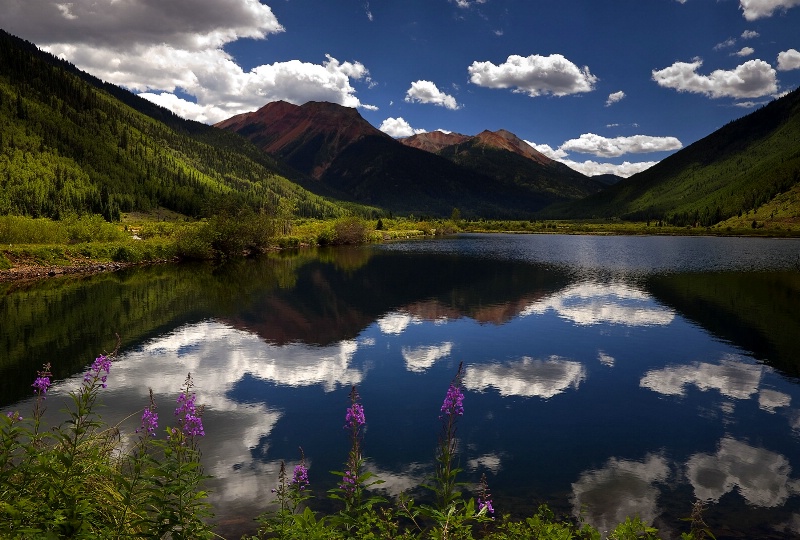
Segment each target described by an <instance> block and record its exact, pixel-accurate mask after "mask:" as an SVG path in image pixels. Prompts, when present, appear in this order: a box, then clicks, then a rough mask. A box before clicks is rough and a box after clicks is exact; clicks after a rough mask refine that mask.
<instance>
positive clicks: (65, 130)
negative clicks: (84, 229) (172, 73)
mask: <svg viewBox="0 0 800 540" xmlns="http://www.w3.org/2000/svg"><path fill="white" fill-rule="evenodd" d="M112 94H113V95H112ZM115 96H117V97H115ZM118 97H121V98H124V101H125V102H126V103H128V104H126V103H123V101H121V100H120V99H118ZM129 104H133V105H135V106H136V109H139V110H141V111H144V112H145V113H147V114H149V115H150V116H148V115H147V114H143V113H142V112H139V110H136V109H134V108H133V107H131V106H130V105H129ZM281 172H282V170H281V169H280V167H279V166H278V165H277V164H276V163H275V161H274V160H273V159H272V158H270V157H269V156H267V155H265V154H264V153H263V152H261V151H260V150H258V149H257V148H255V147H253V146H252V145H250V144H249V143H248V142H246V141H245V140H244V139H242V138H241V137H238V136H236V135H235V134H233V133H227V132H223V131H221V130H217V129H214V128H212V127H210V126H206V125H204V124H200V123H197V122H189V121H186V120H182V119H180V118H178V117H177V116H175V115H174V114H172V113H170V112H168V111H166V110H164V109H161V108H159V107H156V106H155V105H153V104H152V103H149V102H147V101H146V100H144V99H142V98H139V97H137V96H135V95H133V94H131V93H130V92H127V91H125V90H123V89H120V88H117V87H113V86H111V85H108V84H104V83H102V82H100V81H99V80H97V79H94V78H93V77H91V76H89V75H87V74H83V73H81V72H79V71H78V70H77V69H76V68H75V67H74V66H71V65H70V64H68V63H66V62H64V61H62V60H59V59H57V58H55V57H53V56H52V55H49V54H47V53H44V52H41V51H39V50H38V49H37V48H36V47H35V46H34V45H33V44H31V43H28V42H25V41H22V40H20V39H18V38H15V37H13V36H11V35H9V34H7V33H5V32H2V31H0V214H20V215H27V216H34V217H40V216H44V217H52V218H59V217H62V216H64V215H67V214H71V213H78V214H82V213H100V214H103V215H104V216H105V217H106V219H109V220H113V219H117V218H118V217H119V215H120V213H121V212H129V211H135V210H141V211H148V210H150V209H152V208H155V207H158V206H162V207H165V208H168V209H171V210H174V211H176V212H180V213H181V214H185V215H189V216H200V215H205V214H208V213H211V212H212V211H213V209H214V208H216V207H218V206H219V204H221V203H222V202H224V203H225V204H235V205H247V206H250V207H251V208H253V209H258V210H261V209H264V210H267V211H271V210H272V209H275V208H277V207H278V205H279V203H281V201H285V202H286V203H284V205H283V206H284V207H290V208H291V207H294V208H295V209H296V210H297V213H299V214H300V215H303V216H315V217H325V216H335V215H340V214H342V213H343V209H342V207H341V206H339V205H338V204H335V203H333V202H331V201H328V200H326V199H324V198H322V197H320V196H317V195H314V194H312V193H310V192H308V191H306V190H304V189H302V188H300V187H299V186H298V185H297V184H295V183H293V182H291V181H289V180H288V179H287V178H285V177H284V176H283V175H282V174H281ZM287 203H288V204H287Z"/></svg>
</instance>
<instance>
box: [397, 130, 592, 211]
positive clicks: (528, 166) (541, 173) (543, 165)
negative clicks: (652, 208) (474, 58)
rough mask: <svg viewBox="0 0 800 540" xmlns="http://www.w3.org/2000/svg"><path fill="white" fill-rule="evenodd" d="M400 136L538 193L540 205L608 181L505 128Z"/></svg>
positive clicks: (572, 197) (585, 192)
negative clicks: (553, 156)
mask: <svg viewBox="0 0 800 540" xmlns="http://www.w3.org/2000/svg"><path fill="white" fill-rule="evenodd" d="M399 140H400V142H401V143H403V144H405V145H408V146H413V147H415V148H421V149H425V150H427V151H428V152H432V153H435V154H436V155H438V156H441V157H444V158H447V159H449V160H450V161H452V162H454V163H457V164H459V165H461V166H462V167H466V168H468V169H471V170H474V171H481V172H483V173H484V174H487V175H489V176H491V177H492V178H493V179H494V181H495V182H498V183H502V184H512V185H516V186H519V187H522V188H523V189H525V190H527V191H529V192H531V193H535V194H536V195H537V197H538V199H539V201H540V203H541V204H540V206H539V208H542V207H543V206H546V205H548V204H551V203H554V202H558V201H566V200H575V199H580V198H583V197H586V196H587V195H591V194H593V193H597V192H599V191H600V190H602V189H604V188H605V187H606V185H607V184H605V183H603V182H600V181H598V180H596V179H594V178H591V177H588V176H585V175H583V174H581V173H579V172H577V171H575V170H573V169H570V168H569V167H567V166H566V165H564V164H563V163H559V162H557V161H555V160H552V159H550V158H548V157H547V156H545V155H544V154H542V153H541V152H539V151H538V150H536V149H535V148H533V147H532V146H531V145H529V144H528V143H526V142H525V141H523V140H522V139H520V138H519V137H517V136H516V135H514V134H513V133H511V132H510V131H507V130H505V129H501V130H498V131H489V130H485V131H482V132H481V133H479V134H477V135H475V136H473V137H470V136H467V135H461V134H457V133H452V134H446V133H442V132H437V131H432V132H430V133H421V134H418V135H413V136H411V137H407V138H403V139H399Z"/></svg>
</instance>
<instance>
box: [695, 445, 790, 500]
mask: <svg viewBox="0 0 800 540" xmlns="http://www.w3.org/2000/svg"><path fill="white" fill-rule="evenodd" d="M791 472H792V468H791V466H790V465H789V460H788V459H786V457H785V456H783V455H781V454H778V453H775V452H772V451H770V450H766V449H764V448H756V447H754V446H750V445H749V444H747V443H745V442H742V441H737V440H736V439H733V438H730V437H725V438H723V439H722V440H721V441H720V443H719V448H718V449H717V452H716V453H715V454H704V453H698V454H694V455H693V456H691V457H690V458H689V460H688V461H687V463H686V476H687V477H688V479H689V482H691V484H692V486H693V487H694V492H695V495H696V496H697V498H698V499H700V500H712V501H718V500H719V499H720V498H721V497H722V496H723V495H725V494H726V493H729V492H731V491H733V490H734V488H738V491H739V493H740V494H741V495H742V497H744V499H745V500H746V501H747V502H748V503H749V504H752V505H755V506H763V507H768V508H772V507H776V506H780V505H782V504H783V503H784V502H786V499H788V498H789V496H790V495H792V494H793V493H800V481H798V480H792V479H791V478H789V475H790V474H791Z"/></svg>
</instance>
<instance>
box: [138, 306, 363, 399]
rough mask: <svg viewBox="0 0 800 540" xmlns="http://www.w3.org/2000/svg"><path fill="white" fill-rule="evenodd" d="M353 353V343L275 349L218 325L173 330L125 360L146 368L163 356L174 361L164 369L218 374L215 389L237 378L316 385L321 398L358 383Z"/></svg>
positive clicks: (258, 340) (209, 324) (215, 323)
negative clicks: (173, 367)
mask: <svg viewBox="0 0 800 540" xmlns="http://www.w3.org/2000/svg"><path fill="white" fill-rule="evenodd" d="M357 349H358V343H357V342H356V341H353V340H347V341H341V342H339V343H336V344H333V345H329V346H326V347H314V346H311V345H305V344H301V343H290V344H288V345H283V346H274V345H271V344H269V343H267V342H265V341H263V340H262V339H260V338H259V337H258V336H256V335H255V334H251V333H249V332H245V331H241V330H237V329H235V328H233V327H231V326H228V325H225V324H222V323H219V322H215V321H204V322H201V323H198V324H194V325H189V326H184V327H181V328H178V329H176V330H174V331H173V332H172V333H170V334H167V335H165V336H163V337H162V338H159V339H157V340H155V341H152V342H150V343H149V344H147V345H146V346H145V347H144V348H143V350H142V352H141V353H136V352H133V353H131V354H130V355H127V356H128V357H136V356H137V354H140V355H141V356H142V357H143V358H145V359H147V361H148V362H150V361H151V360H150V359H151V358H152V357H154V356H155V357H156V358H158V357H160V356H166V357H168V358H172V359H173V360H172V361H169V362H164V363H166V364H169V365H172V364H174V363H175V361H174V360H175V359H180V364H181V365H182V367H181V369H182V370H184V371H185V370H186V369H187V368H188V370H189V371H191V372H192V373H193V374H194V373H197V374H198V375H200V372H201V371H202V372H203V373H209V372H210V373H215V374H216V372H217V371H220V373H218V374H216V376H217V377H222V379H212V381H213V385H214V386H219V385H220V384H221V383H233V382H235V381H237V380H239V379H240V378H241V377H242V375H244V374H250V375H251V376H253V377H255V378H257V379H262V380H266V381H271V382H274V383H276V384H279V385H284V386H313V385H317V384H319V385H322V387H323V388H324V389H325V391H326V392H332V391H334V390H335V389H336V388H337V387H341V386H351V385H353V384H358V383H360V382H361V380H362V378H363V373H362V372H361V371H359V370H357V369H354V368H352V367H350V363H351V361H352V359H353V355H354V354H355V352H356V350H357ZM220 366H224V369H220ZM184 376H185V373H184ZM162 380H163V381H164V382H165V383H167V382H168V383H169V384H170V385H172V386H174V384H173V383H174V379H172V378H170V377H165V378H163V379H162ZM198 385H199V381H198ZM154 390H155V388H154Z"/></svg>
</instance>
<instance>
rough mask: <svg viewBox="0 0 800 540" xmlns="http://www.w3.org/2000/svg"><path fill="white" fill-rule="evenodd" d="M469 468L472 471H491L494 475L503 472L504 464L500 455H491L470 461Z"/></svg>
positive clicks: (468, 462) (484, 455)
mask: <svg viewBox="0 0 800 540" xmlns="http://www.w3.org/2000/svg"><path fill="white" fill-rule="evenodd" d="M467 467H468V468H469V469H470V470H472V471H480V470H483V469H487V470H489V471H491V472H492V474H497V473H499V472H500V471H501V470H502V468H503V463H502V460H501V459H500V456H499V455H497V454H494V453H489V454H483V455H482V456H478V457H476V458H473V459H470V460H469V461H467Z"/></svg>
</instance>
